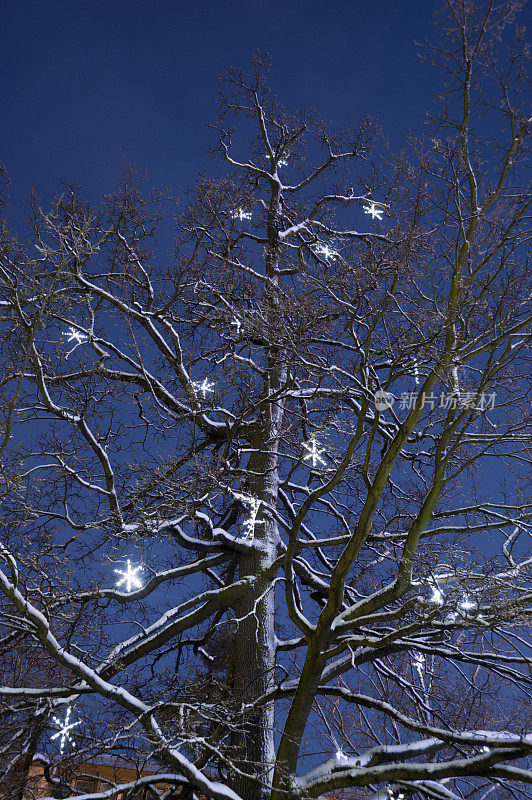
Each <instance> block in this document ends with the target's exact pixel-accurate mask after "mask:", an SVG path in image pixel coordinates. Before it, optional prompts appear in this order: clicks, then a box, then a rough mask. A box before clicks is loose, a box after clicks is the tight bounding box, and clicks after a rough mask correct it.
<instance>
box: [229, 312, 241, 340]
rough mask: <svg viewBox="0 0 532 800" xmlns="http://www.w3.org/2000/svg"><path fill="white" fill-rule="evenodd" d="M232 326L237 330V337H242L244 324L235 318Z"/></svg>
mask: <svg viewBox="0 0 532 800" xmlns="http://www.w3.org/2000/svg"><path fill="white" fill-rule="evenodd" d="M231 326H232V327H233V328H236V335H237V336H240V331H241V330H242V323H241V322H240V320H239V319H238V317H235V318H234V320H233V321H232V323H231Z"/></svg>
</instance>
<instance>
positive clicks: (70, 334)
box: [61, 327, 89, 344]
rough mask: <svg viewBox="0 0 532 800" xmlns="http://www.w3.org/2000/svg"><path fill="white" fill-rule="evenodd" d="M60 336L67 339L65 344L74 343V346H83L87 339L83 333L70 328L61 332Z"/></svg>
mask: <svg viewBox="0 0 532 800" xmlns="http://www.w3.org/2000/svg"><path fill="white" fill-rule="evenodd" d="M61 335H62V336H66V337H67V342H76V344H83V343H84V342H87V341H88V339H89V337H88V336H86V335H85V334H84V333H82V332H81V331H77V330H76V329H75V328H72V327H70V328H69V329H68V330H67V331H63V332H62V334H61Z"/></svg>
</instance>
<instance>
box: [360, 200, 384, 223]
mask: <svg viewBox="0 0 532 800" xmlns="http://www.w3.org/2000/svg"><path fill="white" fill-rule="evenodd" d="M364 214H370V215H371V218H372V219H382V215H383V214H384V209H383V208H379V206H378V205H377V203H375V202H374V201H373V200H371V201H370V202H369V204H368V205H367V206H364Z"/></svg>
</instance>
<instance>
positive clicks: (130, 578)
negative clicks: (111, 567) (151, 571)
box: [115, 558, 142, 592]
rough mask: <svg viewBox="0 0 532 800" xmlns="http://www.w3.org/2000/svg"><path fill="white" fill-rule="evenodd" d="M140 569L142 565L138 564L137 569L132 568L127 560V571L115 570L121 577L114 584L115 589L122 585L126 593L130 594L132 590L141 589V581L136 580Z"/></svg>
mask: <svg viewBox="0 0 532 800" xmlns="http://www.w3.org/2000/svg"><path fill="white" fill-rule="evenodd" d="M141 569H142V564H139V566H138V567H132V566H131V561H130V560H129V558H128V560H127V569H125V570H122V569H115V572H116V574H117V575H122V577H121V578H120V580H119V581H117V582H116V587H117V589H118V588H120V586H122V584H123V583H125V584H126V592H131V590H132V589H133V588H135V589H142V581H140V580H139V578H137V572H138V571H139V570H141Z"/></svg>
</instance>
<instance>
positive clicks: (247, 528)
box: [235, 492, 262, 542]
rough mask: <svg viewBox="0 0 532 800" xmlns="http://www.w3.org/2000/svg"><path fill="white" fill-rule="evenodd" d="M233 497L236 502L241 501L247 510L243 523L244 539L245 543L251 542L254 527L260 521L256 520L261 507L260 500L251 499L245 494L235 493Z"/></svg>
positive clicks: (253, 535)
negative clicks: (246, 516)
mask: <svg viewBox="0 0 532 800" xmlns="http://www.w3.org/2000/svg"><path fill="white" fill-rule="evenodd" d="M235 497H236V499H237V500H241V501H242V503H244V505H246V506H247V507H248V508H249V517H248V518H247V519H246V521H245V522H244V539H245V540H246V541H248V542H249V541H251V542H252V541H253V539H254V538H255V525H258V524H259V522H261V520H258V519H257V516H258V514H259V508H260V506H261V502H262V501H261V500H259V499H258V497H252V496H250V495H247V494H238V493H236V492H235Z"/></svg>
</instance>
